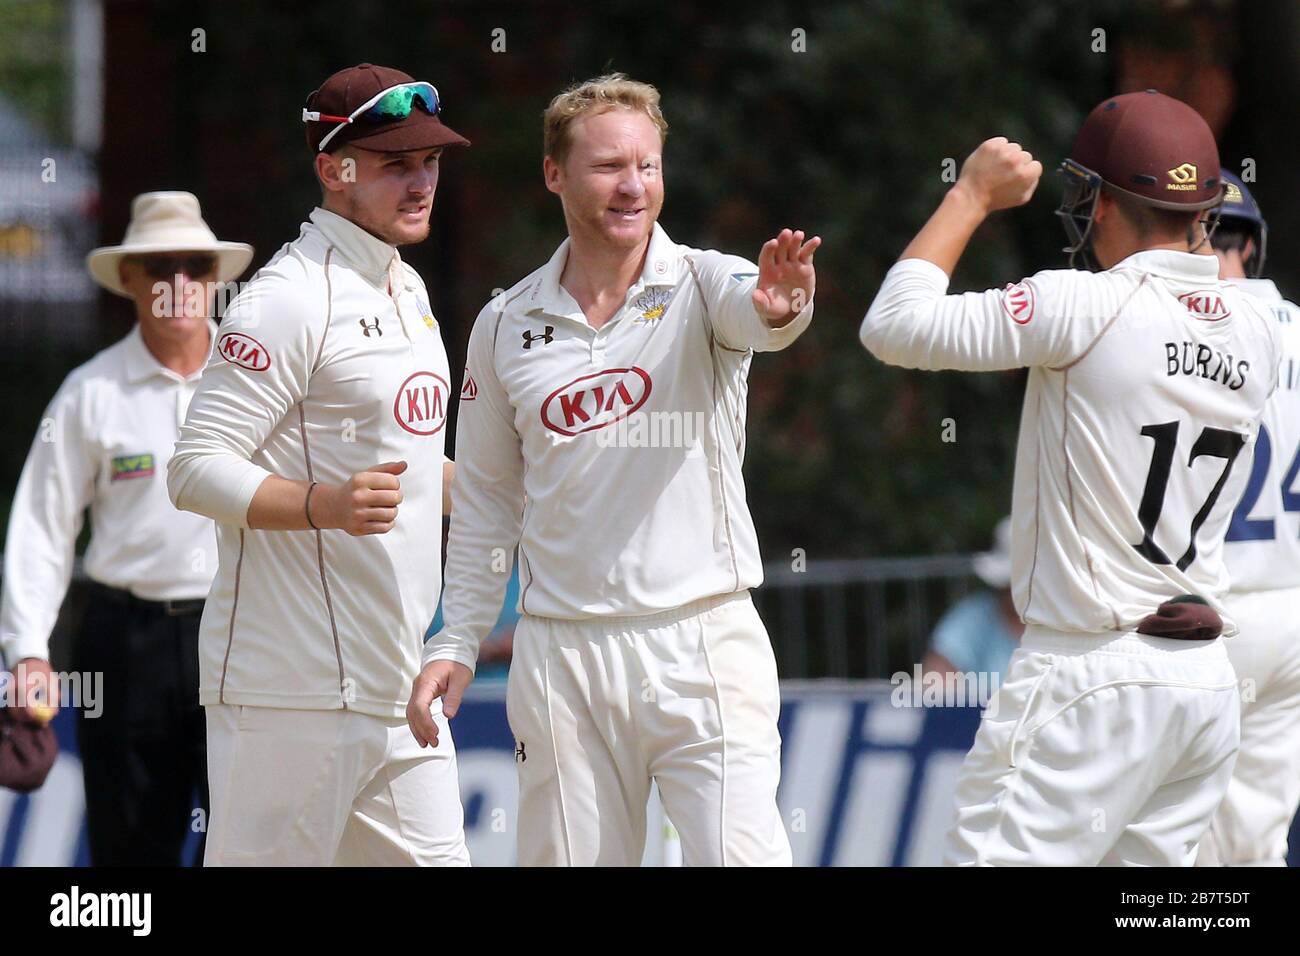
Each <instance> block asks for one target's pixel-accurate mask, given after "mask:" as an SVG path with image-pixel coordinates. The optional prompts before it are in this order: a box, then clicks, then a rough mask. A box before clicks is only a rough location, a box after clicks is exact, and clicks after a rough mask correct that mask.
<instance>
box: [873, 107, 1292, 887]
mask: <svg viewBox="0 0 1300 956" xmlns="http://www.w3.org/2000/svg"><path fill="white" fill-rule="evenodd" d="M1071 156H1072V158H1071V159H1069V160H1066V162H1065V164H1064V166H1063V171H1064V172H1065V173H1066V174H1067V177H1068V180H1069V184H1068V186H1067V195H1066V200H1065V203H1064V204H1063V206H1062V209H1061V215H1062V216H1063V218H1064V219H1065V223H1066V228H1067V232H1069V233H1070V234H1071V236H1072V239H1073V245H1072V249H1071V251H1072V252H1073V253H1076V254H1078V253H1084V254H1089V255H1090V257H1091V258H1094V259H1095V261H1096V263H1097V264H1098V265H1099V266H1100V267H1101V268H1102V269H1103V270H1104V271H1100V272H1096V273H1089V272H1082V271H1073V270H1057V271H1047V272H1040V273H1038V274H1036V275H1034V276H1032V277H1031V278H1029V279H1026V280H1024V281H1022V282H1019V283H1016V284H1014V285H1010V286H1008V287H1007V288H1006V289H1004V290H990V291H988V292H982V293H966V294H964V295H945V292H946V290H947V286H948V281H949V276H950V275H951V273H952V270H953V268H954V267H955V265H956V263H957V261H958V259H959V258H960V256H961V253H962V251H963V250H964V249H965V247H966V244H967V243H968V241H969V239H970V237H971V234H972V233H973V232H974V231H975V229H976V228H977V227H978V226H979V224H980V223H981V222H982V221H983V220H984V219H985V218H986V216H987V215H988V214H989V213H990V212H992V211H994V210H998V209H1006V208H1011V207H1014V206H1018V205H1022V204H1023V203H1025V202H1027V201H1028V200H1029V198H1030V196H1031V195H1032V194H1033V191H1034V189H1035V187H1036V185H1037V183H1038V180H1039V177H1040V176H1041V174H1042V166H1041V164H1040V163H1038V162H1037V161H1036V160H1034V159H1033V158H1032V157H1031V156H1030V155H1029V153H1027V152H1025V151H1024V150H1023V149H1021V148H1020V146H1018V145H1017V144H1015V143H1009V142H1007V141H1006V140H1005V139H1003V138H996V139H991V140H989V141H987V142H985V143H983V144H982V145H981V146H980V147H979V148H978V149H977V150H976V151H975V152H974V153H972V154H971V156H970V158H968V159H967V160H966V163H965V165H964V166H963V168H962V172H961V175H960V177H959V179H958V182H957V183H956V184H955V185H954V187H953V188H952V189H951V190H950V191H949V192H948V194H947V195H946V196H945V197H944V199H943V201H942V202H941V204H940V206H939V208H938V210H937V211H936V212H935V214H934V216H933V217H932V218H931V219H930V221H929V222H928V223H927V224H926V226H925V227H924V228H923V229H922V230H921V232H920V233H919V234H918V235H917V237H916V238H915V239H914V240H913V241H912V243H911V244H910V245H909V246H908V248H907V249H906V250H905V251H904V252H903V255H902V257H901V259H900V260H899V262H898V263H897V264H896V265H895V266H894V267H893V268H892V269H891V270H890V271H889V273H888V275H887V276H886V278H885V281H884V283H883V285H882V286H881V288H880V291H879V293H878V294H877V296H876V299H875V301H874V302H873V303H872V305H871V309H870V311H869V312H868V313H867V316H866V318H865V319H864V321H863V324H862V330H861V337H862V341H863V343H864V344H865V345H866V347H867V348H868V349H869V350H870V351H871V352H872V353H873V354H875V355H876V356H877V357H879V358H881V359H883V360H884V361H886V362H890V363H891V364H897V365H905V366H909V367H913V368H923V369H941V368H951V369H961V370H967V371H984V370H993V369H1007V368H1015V367H1028V368H1029V369H1030V373H1029V383H1028V387H1027V390H1026V394H1025V403H1024V411H1023V416H1022V419H1021V426H1020V440H1019V447H1018V449H1017V455H1016V471H1015V489H1014V498H1013V506H1012V522H1013V532H1012V535H1013V537H1012V541H1013V544H1012V565H1013V589H1014V595H1015V601H1016V607H1017V609H1018V610H1019V611H1020V614H1021V616H1022V618H1023V619H1024V621H1025V624H1026V629H1025V633H1024V638H1023V640H1022V642H1021V646H1020V648H1019V649H1018V650H1017V651H1016V652H1015V654H1014V655H1013V657H1012V661H1011V665H1010V668H1009V671H1008V673H1007V675H1006V679H1005V680H1004V682H1003V683H1002V685H1001V688H1000V690H999V691H998V693H997V695H996V696H995V698H994V700H993V701H992V702H991V704H990V707H989V709H988V711H987V712H986V714H985V716H984V718H983V720H982V722H981V725H980V729H979V733H978V734H977V736H976V739H975V743H974V746H973V747H972V748H971V751H970V753H969V754H968V755H967V757H966V761H965V763H964V764H963V766H962V771H961V775H960V778H959V781H958V785H957V793H956V806H957V816H956V822H955V825H954V828H953V830H952V831H951V833H950V834H949V839H948V843H947V847H946V850H945V861H946V862H947V863H949V864H984V865H1016V864H1020V865H1026V864H1027V865H1096V864H1126V865H1190V864H1191V863H1192V862H1193V860H1194V858H1195V856H1196V850H1197V844H1198V842H1199V841H1200V839H1201V837H1202V836H1203V834H1204V833H1205V830H1206V828H1207V827H1208V825H1209V822H1210V817H1211V815H1212V814H1213V812H1214V808H1215V807H1216V806H1217V805H1218V803H1219V800H1220V799H1221V798H1222V796H1223V793H1224V790H1225V789H1226V787H1227V785H1228V779H1229V777H1230V775H1231V773H1232V764H1233V759H1234V757H1235V755H1236V750H1237V740H1238V717H1239V706H1238V700H1237V691H1236V681H1235V678H1234V674H1233V670H1232V666H1231V665H1230V663H1229V661H1228V656H1227V652H1226V651H1225V649H1224V646H1223V640H1222V639H1220V638H1217V637H1216V636H1215V635H1217V634H1218V633H1219V631H1220V629H1222V630H1223V633H1225V634H1231V633H1233V632H1234V631H1235V627H1234V626H1233V623H1232V621H1231V619H1230V617H1229V615H1227V614H1226V613H1223V604H1222V598H1223V595H1224V592H1225V591H1226V590H1227V586H1228V575H1227V571H1226V569H1225V567H1224V562H1223V537H1224V533H1225V531H1226V530H1227V525H1228V519H1229V516H1230V514H1231V513H1232V509H1233V506H1234V504H1235V503H1236V501H1237V499H1238V498H1239V497H1240V496H1241V491H1242V488H1243V487H1244V486H1245V484H1246V481H1247V478H1248V476H1249V472H1250V449H1251V447H1252V446H1253V444H1254V442H1255V437H1256V434H1257V430H1258V425H1259V419H1260V415H1261V413H1262V411H1263V408H1264V402H1265V399H1266V398H1267V397H1268V395H1269V394H1270V393H1271V392H1272V390H1273V388H1274V385H1275V381H1276V377H1277V358H1278V342H1277V334H1276V326H1277V321H1276V319H1275V318H1274V317H1273V315H1272V313H1271V312H1270V311H1269V309H1268V308H1267V307H1266V306H1265V305H1263V304H1262V303H1260V302H1259V301H1258V300H1256V299H1255V298H1253V297H1251V296H1249V295H1246V294H1243V293H1242V292H1241V291H1240V290H1239V289H1238V288H1237V287H1235V286H1233V285H1231V284H1229V283H1224V282H1221V281H1219V278H1218V260H1217V259H1216V258H1215V257H1214V256H1213V255H1212V254H1211V251H1210V248H1209V245H1208V243H1207V242H1206V241H1205V228H1204V225H1203V224H1202V223H1200V222H1198V219H1199V217H1200V216H1201V215H1202V214H1203V211H1204V210H1207V209H1211V208H1213V207H1214V206H1216V205H1218V203H1219V202H1220V200H1221V197H1222V184H1221V181H1220V177H1219V157H1218V149H1217V147H1216V145H1215V143H1214V138H1213V135H1212V134H1211V132H1210V130H1209V128H1208V126H1207V125H1206V124H1205V122H1204V120H1202V119H1201V118H1200V117H1199V116H1198V115H1197V114H1196V113H1195V112H1194V111H1193V110H1192V109H1191V108H1190V107H1188V106H1186V105H1185V104H1183V103H1181V102H1179V101H1177V100H1174V99H1172V98H1170V97H1167V96H1163V95H1162V94H1159V93H1156V92H1154V91H1147V92H1140V93H1130V94H1125V95H1123V96H1116V97H1114V98H1112V99H1110V100H1107V101H1106V102H1104V103H1102V104H1100V105H1099V106H1098V107H1097V108H1096V109H1095V110H1093V112H1092V113H1091V114H1090V115H1089V116H1088V118H1087V120H1086V121H1085V123H1084V125H1083V127H1082V129H1081V130H1080V133H1079V137H1078V139H1077V141H1076V143H1075V147H1074V151H1073V153H1072V154H1071ZM1188 596H1194V597H1193V598H1192V601H1191V602H1188V603H1181V601H1184V600H1186V598H1187V597H1188ZM1175 599H1178V600H1175ZM1197 601H1203V602H1208V606H1207V605H1206V604H1202V603H1196V602H1197ZM1216 612H1219V613H1222V619H1220V617H1219V613H1216ZM1158 635H1164V636H1158Z"/></svg>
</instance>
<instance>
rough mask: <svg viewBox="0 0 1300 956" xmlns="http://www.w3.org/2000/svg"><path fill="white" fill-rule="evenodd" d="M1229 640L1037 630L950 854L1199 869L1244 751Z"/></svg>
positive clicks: (974, 771)
mask: <svg viewBox="0 0 1300 956" xmlns="http://www.w3.org/2000/svg"><path fill="white" fill-rule="evenodd" d="M1223 644H1224V641H1223V639H1222V638H1219V639H1216V640H1213V641H1181V640H1173V639H1170V638H1161V637H1147V636H1145V635H1142V634H1137V633H1135V632H1110V633H1106V634H1084V633H1078V632H1072V633H1066V632H1061V631H1054V630H1050V629H1047V628H1043V627H1039V626H1036V625H1030V626H1029V627H1027V628H1026V629H1025V634H1024V637H1023V638H1022V639H1021V643H1020V647H1019V648H1018V649H1017V650H1016V652H1015V653H1014V654H1013V655H1012V658H1011V664H1010V666H1009V668H1008V671H1007V674H1006V677H1005V678H1004V680H1003V682H1002V685H1001V687H1000V688H999V689H998V692H997V693H996V694H995V695H994V696H993V699H992V700H991V701H990V702H989V708H988V710H987V711H986V713H985V715H984V716H983V718H982V719H981V721H980V728H979V733H978V734H977V735H976V737H975V744H974V746H972V747H971V750H970V753H968V754H967V755H966V760H965V762H964V763H963V764H962V768H961V773H960V775H959V778H958V781H957V790H956V805H957V814H956V822H955V824H954V826H953V828H952V830H951V831H950V832H949V834H948V840H947V845H946V847H945V850H944V862H945V863H946V864H947V865H950V866H951V865H984V866H1096V865H1103V866H1190V865H1191V864H1192V863H1193V861H1194V860H1195V858H1196V852H1197V845H1198V843H1199V842H1200V840H1201V838H1202V837H1203V836H1204V834H1205V831H1206V829H1207V828H1208V827H1209V825H1210V818H1211V816H1212V815H1213V813H1214V809H1215V807H1217V806H1218V805H1219V801H1220V800H1221V799H1222V798H1223V794H1224V791H1225V790H1226V789H1227V787H1228V780H1229V778H1230V777H1231V775H1232V765H1233V761H1234V758H1235V757H1236V753H1237V741H1238V735H1239V719H1240V706H1239V703H1238V699H1237V687H1236V678H1235V675H1234V674H1233V671H1232V665H1231V664H1230V663H1229V661H1228V654H1227V651H1226V650H1225V649H1224V646H1223Z"/></svg>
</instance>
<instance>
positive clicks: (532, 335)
mask: <svg viewBox="0 0 1300 956" xmlns="http://www.w3.org/2000/svg"><path fill="white" fill-rule="evenodd" d="M554 332H555V326H553V325H548V326H547V327H546V331H544V332H540V333H539V332H524V348H526V349H530V348H532V347H533V343H534V342H536V341H537V340H538V339H541V341H542V344H543V345H550V344H551V340H552V339H554V338H555V335H554Z"/></svg>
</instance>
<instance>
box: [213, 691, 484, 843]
mask: <svg viewBox="0 0 1300 956" xmlns="http://www.w3.org/2000/svg"><path fill="white" fill-rule="evenodd" d="M439 706H440V705H439V704H438V702H435V705H434V711H435V712H434V718H435V720H436V721H437V723H438V746H437V748H436V749H435V748H427V749H423V750H422V749H421V748H420V745H419V744H417V743H416V742H415V738H414V737H413V736H411V731H410V729H409V728H408V727H407V725H406V721H405V720H404V719H402V718H396V717H395V718H384V717H374V716H371V715H369V714H359V713H356V712H355V711H346V710H283V709H280V708H275V707H242V706H231V705H228V704H218V705H212V706H209V707H208V708H207V719H208V785H209V789H210V793H211V801H212V803H211V805H212V813H211V816H210V818H209V826H208V839H207V848H206V851H205V854H204V859H203V864H204V866H330V865H334V866H468V865H469V851H468V850H467V849H466V847H465V832H464V815H463V813H462V810H461V804H460V792H459V789H458V784H457V778H456V750H455V746H454V745H453V743H452V740H451V731H450V730H449V729H448V728H447V720H446V718H445V717H443V715H442V712H441V710H440V709H439Z"/></svg>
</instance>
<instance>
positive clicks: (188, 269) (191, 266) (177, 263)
mask: <svg viewBox="0 0 1300 956" xmlns="http://www.w3.org/2000/svg"><path fill="white" fill-rule="evenodd" d="M131 258H132V259H134V260H135V261H137V262H139V263H140V266H141V268H143V269H144V273H145V275H147V276H148V277H149V278H150V279H156V280H158V281H163V280H165V279H172V278H175V277H176V276H178V275H180V274H181V273H182V272H183V273H185V274H186V275H187V276H189V277H190V278H191V279H202V278H203V277H204V276H209V275H211V274H212V273H214V272H216V271H217V257H216V256H212V255H207V254H204V253H199V254H195V255H189V256H166V255H163V256H149V255H146V256H132V257H131Z"/></svg>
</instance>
